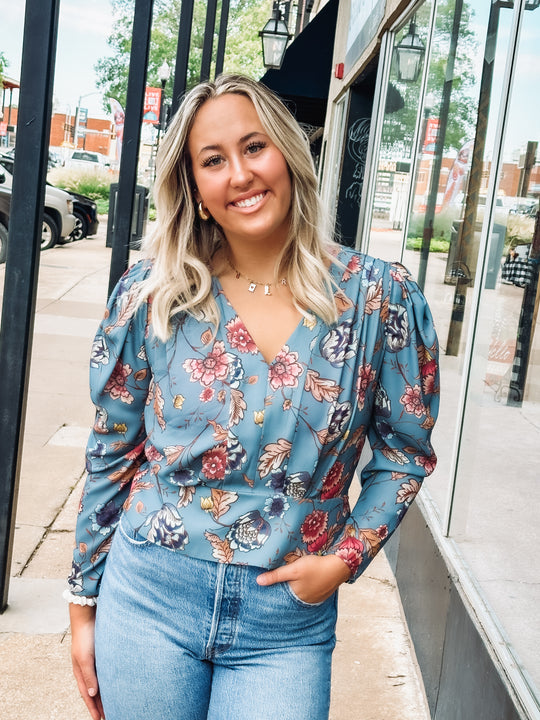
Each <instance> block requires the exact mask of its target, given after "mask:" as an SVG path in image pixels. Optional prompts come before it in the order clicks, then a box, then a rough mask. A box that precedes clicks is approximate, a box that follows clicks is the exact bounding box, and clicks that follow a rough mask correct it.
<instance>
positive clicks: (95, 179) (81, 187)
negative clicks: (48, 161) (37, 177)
mask: <svg viewBox="0 0 540 720" xmlns="http://www.w3.org/2000/svg"><path fill="white" fill-rule="evenodd" d="M47 179H48V180H49V182H51V183H52V184H53V185H56V187H59V188H62V189H64V190H68V191H69V190H71V191H72V192H77V193H80V194H81V195H86V196H87V197H89V198H91V199H92V200H95V201H96V202H97V203H98V212H100V213H102V214H103V213H106V212H107V210H108V207H109V189H110V186H111V183H112V182H116V181H117V179H118V178H117V176H116V174H112V173H111V172H109V171H108V170H99V169H97V168H96V169H95V170H79V169H77V168H53V169H52V170H51V171H50V172H49V174H48V176H47Z"/></svg>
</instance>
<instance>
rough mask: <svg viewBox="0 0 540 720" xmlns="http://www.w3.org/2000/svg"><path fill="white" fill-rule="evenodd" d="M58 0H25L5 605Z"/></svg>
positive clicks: (10, 297)
mask: <svg viewBox="0 0 540 720" xmlns="http://www.w3.org/2000/svg"><path fill="white" fill-rule="evenodd" d="M59 8H60V0H27V1H26V9H25V19H24V36H23V37H24V39H23V51H22V67H21V90H20V95H19V116H18V122H17V153H16V155H15V169H14V173H13V189H12V197H11V212H10V219H9V238H8V248H7V259H6V274H5V281H4V301H3V305H2V321H1V324H0V348H1V352H0V457H1V458H2V473H1V475H0V583H1V588H0V591H1V592H0V612H4V610H5V609H6V607H7V602H8V590H9V572H10V566H11V556H12V551H13V536H14V530H15V516H16V510H17V494H18V489H19V476H20V464H21V455H22V438H23V434H24V424H25V414H26V399H27V392H28V378H29V373H30V357H31V352H32V337H33V330H34V312H35V306H36V294H37V280H38V272H39V253H40V241H41V230H42V218H43V204H44V200H45V179H46V176H47V163H48V154H49V136H50V127H51V113H52V91H53V80H54V65H55V58H56V39H57V34H58V13H59Z"/></svg>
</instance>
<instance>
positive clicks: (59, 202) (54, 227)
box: [0, 157, 75, 250]
mask: <svg viewBox="0 0 540 720" xmlns="http://www.w3.org/2000/svg"><path fill="white" fill-rule="evenodd" d="M12 186H13V175H12V174H11V173H10V172H9V170H8V169H7V168H6V167H5V166H4V164H3V158H2V157H0V188H1V189H2V198H3V201H2V206H1V207H0V222H1V223H2V224H3V225H4V226H5V227H8V224H9V209H10V205H11V189H12ZM74 228H75V216H74V215H73V199H72V197H71V195H70V194H69V193H67V192H64V190H60V189H59V188H55V187H52V186H46V188H45V204H44V209H43V230H42V236H41V249H42V250H47V249H48V248H51V247H53V246H54V245H56V243H57V242H61V241H64V242H69V241H70V235H71V233H72V232H73V230H74Z"/></svg>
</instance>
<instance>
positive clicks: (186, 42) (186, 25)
mask: <svg viewBox="0 0 540 720" xmlns="http://www.w3.org/2000/svg"><path fill="white" fill-rule="evenodd" d="M193 2H194V0H182V8H181V10H180V27H179V28H178V46H177V48H176V66H175V70H174V89H173V96H172V103H171V114H172V115H174V113H175V112H176V111H177V110H178V106H179V105H180V102H181V101H182V98H183V97H184V95H185V93H186V87H187V71H188V62H189V46H190V40H191V26H192V24H193Z"/></svg>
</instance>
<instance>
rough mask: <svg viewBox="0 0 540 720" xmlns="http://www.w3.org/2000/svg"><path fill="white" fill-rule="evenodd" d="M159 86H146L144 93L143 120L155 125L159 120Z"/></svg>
mask: <svg viewBox="0 0 540 720" xmlns="http://www.w3.org/2000/svg"><path fill="white" fill-rule="evenodd" d="M160 107H161V88H153V87H147V88H146V92H145V94H144V110H143V122H144V123H151V124H152V125H156V124H157V123H158V122H159V110H160Z"/></svg>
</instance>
